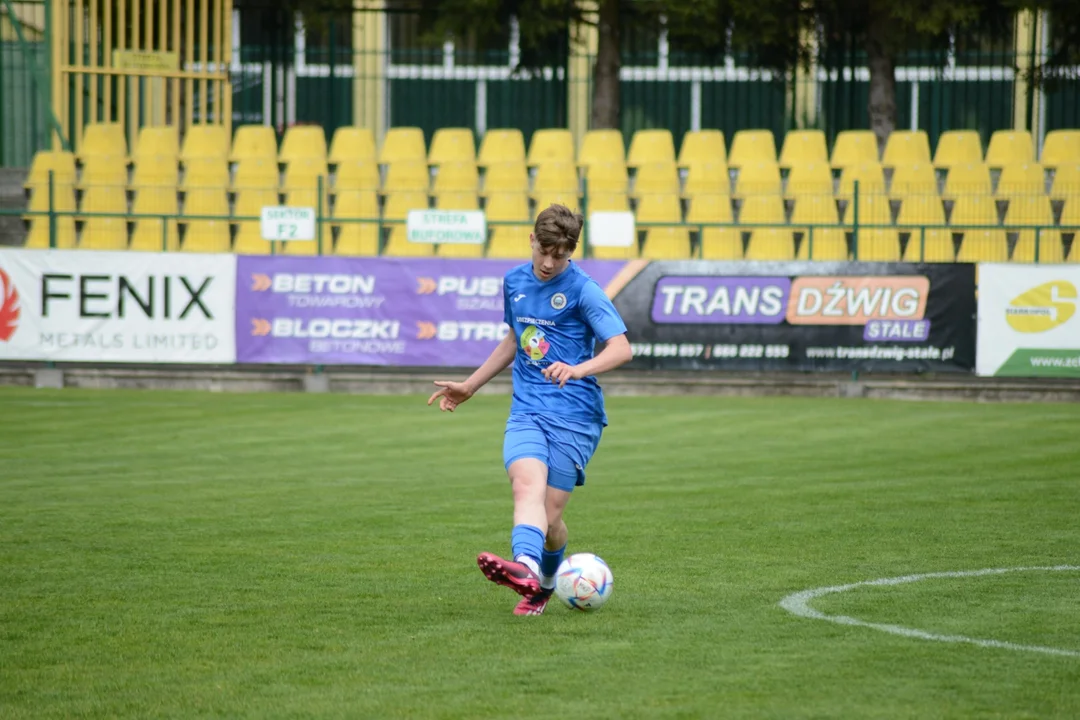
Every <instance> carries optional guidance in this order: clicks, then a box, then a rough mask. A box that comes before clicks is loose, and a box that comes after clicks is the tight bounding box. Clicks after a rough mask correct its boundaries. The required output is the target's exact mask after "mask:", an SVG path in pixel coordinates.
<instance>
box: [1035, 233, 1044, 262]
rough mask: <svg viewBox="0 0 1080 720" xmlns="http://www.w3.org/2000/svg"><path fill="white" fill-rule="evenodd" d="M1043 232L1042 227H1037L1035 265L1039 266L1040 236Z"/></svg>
mask: <svg viewBox="0 0 1080 720" xmlns="http://www.w3.org/2000/svg"><path fill="white" fill-rule="evenodd" d="M1041 232H1042V225H1036V226H1035V264H1036V265H1038V264H1039V234H1040V233H1041Z"/></svg>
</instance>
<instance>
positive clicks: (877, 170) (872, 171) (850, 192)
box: [836, 162, 885, 198]
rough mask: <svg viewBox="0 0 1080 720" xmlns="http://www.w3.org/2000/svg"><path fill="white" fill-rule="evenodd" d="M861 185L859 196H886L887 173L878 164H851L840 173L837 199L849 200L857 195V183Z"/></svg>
mask: <svg viewBox="0 0 1080 720" xmlns="http://www.w3.org/2000/svg"><path fill="white" fill-rule="evenodd" d="M856 182H858V183H859V195H860V196H863V195H882V196H884V195H885V173H884V172H883V171H882V169H881V165H879V164H878V163H876V162H865V163H861V164H851V165H847V166H846V167H844V169H843V170H842V171H841V172H840V184H839V186H838V187H837V189H836V195H837V197H843V198H849V197H853V196H854V195H855V183H856Z"/></svg>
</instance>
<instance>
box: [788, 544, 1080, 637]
mask: <svg viewBox="0 0 1080 720" xmlns="http://www.w3.org/2000/svg"><path fill="white" fill-rule="evenodd" d="M1072 571H1080V565H1052V566H1046V567H1018V568H987V569H985V570H958V571H953V572H934V573H923V574H920V575H903V576H901V577H893V578H879V579H877V580H865V581H863V582H857V583H851V584H849V585H835V586H833V587H820V588H812V589H810V590H802V591H800V592H797V593H792V594H791V595H788V596H787V597H785V598H784V599H783V600H781V601H780V603H779V604H780V607H782V608H784V609H785V610H787V611H788V612H790V613H791V614H793V615H797V616H798V617H804V618H811V619H813V620H826V621H828V622H831V623H837V624H838V625H854V626H858V627H866V628H871V629H872V630H880V631H881V632H887V633H890V634H892V635H900V636H901V637H908V638H917V639H919V640H932V641H935V642H947V643H966V644H968V645H978V646H979V647H988V648H997V649H1001V650H1020V651H1022V652H1036V653H1043V654H1044V655H1057V656H1062V657H1076V658H1080V650H1064V649H1061V648H1052V647H1044V646H1042V645H1020V644H1017V643H1011V642H1005V641H1002V640H984V639H982V638H971V637H967V636H965V635H939V634H937V633H932V632H927V631H925V630H919V629H917V628H909V627H904V626H902V625H890V624H887V623H874V622H868V621H866V620H860V619H858V618H854V617H849V616H847V615H826V614H825V613H823V612H821V611H819V610H815V609H814V608H812V607H810V601H811V600H813V599H815V598H819V597H822V596H824V595H833V594H836V593H842V592H848V591H849V590H854V589H856V588H861V587H880V586H883V585H904V584H907V583H913V582H919V581H920V580H933V579H936V578H969V577H984V576H986V575H1004V574H1005V573H1011V572H1072Z"/></svg>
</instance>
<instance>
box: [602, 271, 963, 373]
mask: <svg viewBox="0 0 1080 720" xmlns="http://www.w3.org/2000/svg"><path fill="white" fill-rule="evenodd" d="M639 267H640V270H639V272H637V274H636V275H635V274H632V273H627V275H631V277H630V279H629V281H627V282H625V285H624V286H623V287H622V289H621V290H619V291H618V293H617V294H616V296H615V301H614V302H615V306H616V307H617V308H618V310H619V312H620V313H621V314H622V316H623V319H624V320H625V321H626V325H627V327H628V328H629V333H628V337H629V338H630V342H631V343H632V345H633V349H634V362H633V364H632V365H631V367H637V368H646V369H647V368H662V369H668V370H678V369H686V370H689V369H699V368H711V369H726V370H743V371H758V370H789V371H790V370H829V371H852V370H859V371H879V372H881V371H885V372H927V371H935V372H940V371H952V372H970V371H971V370H973V369H974V367H975V316H976V304H975V266H974V265H959V264H911V263H820V262H815V263H808V262H795V263H737V262H730V263H729V262H706V261H671V262H651V263H647V264H646V263H642V265H641V266H639ZM625 277H626V276H624V280H625Z"/></svg>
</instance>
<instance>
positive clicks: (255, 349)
mask: <svg viewBox="0 0 1080 720" xmlns="http://www.w3.org/2000/svg"><path fill="white" fill-rule="evenodd" d="M521 262H522V261H521V260H453V259H441V258H440V259H435V258H431V259H426V258H425V259H412V258H339V257H285V256H260V257H254V256H241V257H238V258H237V264H236V273H237V275H236V359H237V362H241V363H289V364H319V365H397V366H472V365H479V364H480V363H482V362H483V361H484V360H485V359H487V356H488V355H489V354H490V353H491V351H492V350H493V349H494V348H495V346H496V345H497V344H498V342H499V340H501V339H502V338H503V336H504V335H505V334H506V332H507V327H506V325H505V324H504V323H503V295H502V280H503V275H504V274H505V273H506V271H507V270H509V269H510V268H512V267H514V266H516V265H519V264H521ZM578 264H579V265H580V267H581V269H582V270H584V271H585V272H587V273H588V274H589V275H590V276H592V278H593V279H594V280H596V281H597V282H598V283H599V284H600V286H601V287H604V286H606V285H607V284H608V283H609V282H611V280H612V279H613V278H614V277H615V275H616V274H617V273H618V272H619V270H620V269H621V268H622V267H623V265H624V263H621V262H607V261H597V260H583V261H581V262H580V263H578Z"/></svg>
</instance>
